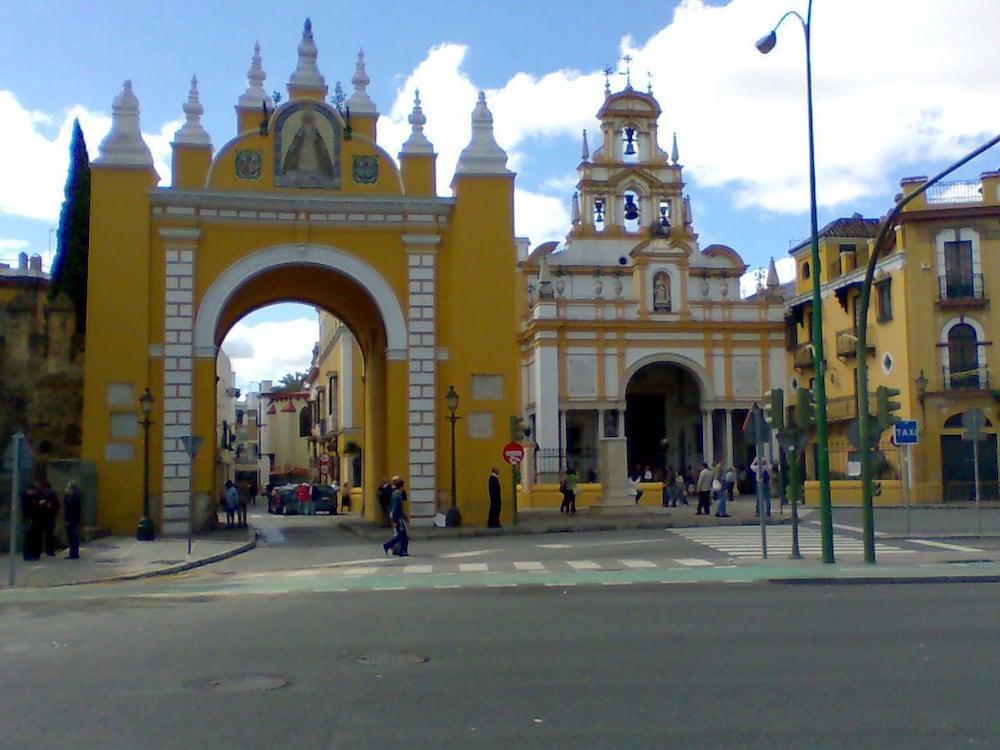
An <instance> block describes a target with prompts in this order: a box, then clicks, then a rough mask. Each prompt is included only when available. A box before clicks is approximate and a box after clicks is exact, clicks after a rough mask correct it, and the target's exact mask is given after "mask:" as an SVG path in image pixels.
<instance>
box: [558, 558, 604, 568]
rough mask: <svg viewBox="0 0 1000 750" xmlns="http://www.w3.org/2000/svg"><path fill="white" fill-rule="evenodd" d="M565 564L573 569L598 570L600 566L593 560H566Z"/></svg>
mask: <svg viewBox="0 0 1000 750" xmlns="http://www.w3.org/2000/svg"><path fill="white" fill-rule="evenodd" d="M566 564H567V565H569V566H570V567H571V568H572V569H573V570H600V569H601V566H600V565H598V564H597V563H596V562H594V561H593V560H567V561H566Z"/></svg>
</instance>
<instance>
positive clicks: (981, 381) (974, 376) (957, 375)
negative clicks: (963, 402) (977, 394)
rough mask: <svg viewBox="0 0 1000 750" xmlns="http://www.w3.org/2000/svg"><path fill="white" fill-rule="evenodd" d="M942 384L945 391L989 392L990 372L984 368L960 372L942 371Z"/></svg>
mask: <svg viewBox="0 0 1000 750" xmlns="http://www.w3.org/2000/svg"><path fill="white" fill-rule="evenodd" d="M942 382H943V384H944V390H946V391H987V390H990V371H989V370H988V369H986V368H985V367H979V368H976V369H972V370H963V371H961V372H956V371H952V372H948V371H944V373H943V378H942Z"/></svg>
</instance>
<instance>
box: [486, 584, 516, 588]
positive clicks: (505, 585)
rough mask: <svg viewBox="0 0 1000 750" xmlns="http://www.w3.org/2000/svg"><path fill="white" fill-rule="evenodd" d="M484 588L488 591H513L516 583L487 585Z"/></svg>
mask: <svg viewBox="0 0 1000 750" xmlns="http://www.w3.org/2000/svg"><path fill="white" fill-rule="evenodd" d="M486 588H488V589H513V588H517V584H516V583H487V584H486Z"/></svg>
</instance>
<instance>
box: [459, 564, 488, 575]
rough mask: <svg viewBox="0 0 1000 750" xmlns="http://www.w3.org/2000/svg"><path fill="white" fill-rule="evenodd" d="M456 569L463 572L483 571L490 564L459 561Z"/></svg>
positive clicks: (486, 569)
mask: <svg viewBox="0 0 1000 750" xmlns="http://www.w3.org/2000/svg"><path fill="white" fill-rule="evenodd" d="M458 569H459V570H460V571H461V572H463V573H485V572H486V571H488V570H489V569H490V566H489V565H487V564H486V563H460V564H459V566H458Z"/></svg>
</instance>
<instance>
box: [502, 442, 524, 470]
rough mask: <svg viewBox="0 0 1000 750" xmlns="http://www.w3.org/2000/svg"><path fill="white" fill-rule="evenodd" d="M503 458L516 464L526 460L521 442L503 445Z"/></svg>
mask: <svg viewBox="0 0 1000 750" xmlns="http://www.w3.org/2000/svg"><path fill="white" fill-rule="evenodd" d="M503 460H504V461H506V462H507V463H509V464H512V465H515V466H516V465H517V464H519V463H521V462H522V461H523V460H524V448H522V447H521V444H520V443H507V445H505V446H504V447H503Z"/></svg>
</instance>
